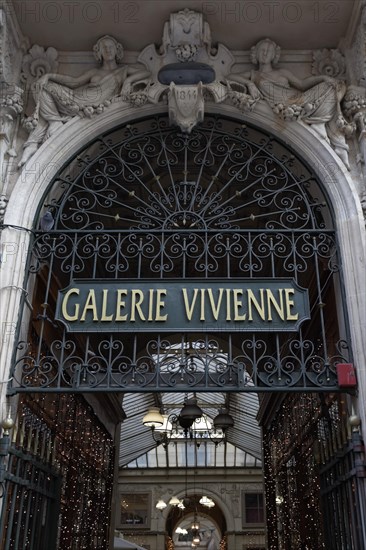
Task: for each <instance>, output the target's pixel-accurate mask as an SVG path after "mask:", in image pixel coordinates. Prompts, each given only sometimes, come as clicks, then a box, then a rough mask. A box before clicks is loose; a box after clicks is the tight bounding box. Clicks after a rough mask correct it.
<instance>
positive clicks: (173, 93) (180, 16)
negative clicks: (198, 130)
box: [126, 8, 235, 133]
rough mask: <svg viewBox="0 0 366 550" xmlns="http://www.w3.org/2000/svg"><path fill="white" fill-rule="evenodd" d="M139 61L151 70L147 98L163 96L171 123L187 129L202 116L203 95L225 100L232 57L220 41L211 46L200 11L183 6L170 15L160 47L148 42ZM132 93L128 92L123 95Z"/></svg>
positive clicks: (219, 100)
mask: <svg viewBox="0 0 366 550" xmlns="http://www.w3.org/2000/svg"><path fill="white" fill-rule="evenodd" d="M138 61H140V63H143V64H144V65H145V66H146V67H149V69H150V70H151V74H152V76H151V81H150V84H149V86H148V88H147V89H146V94H147V98H146V100H147V101H149V102H150V103H158V102H159V101H161V100H164V99H165V98H166V99H167V102H168V111H169V118H170V122H171V124H176V125H177V126H179V128H180V129H181V131H182V132H185V133H189V132H191V130H192V128H194V126H195V125H196V124H197V123H198V122H200V121H201V120H202V119H203V116H204V106H205V99H206V97H210V98H211V99H213V101H215V102H216V103H219V102H222V101H224V100H225V98H226V94H227V90H226V86H224V84H223V81H224V80H225V76H226V75H227V74H228V73H229V72H230V70H231V67H232V65H233V63H234V61H235V59H234V56H233V55H232V54H231V52H230V51H229V50H228V49H227V48H226V47H225V46H224V45H223V44H218V46H217V48H216V49H213V48H212V45H211V32H210V27H209V25H208V23H207V22H205V21H204V20H203V15H202V13H198V12H195V11H192V10H190V9H188V8H186V9H184V10H181V11H179V12H177V13H172V14H171V15H170V20H169V22H167V23H165V25H164V32H163V43H162V45H161V47H160V49H159V50H158V51H157V49H156V47H155V45H154V44H149V45H148V46H146V48H144V49H143V51H142V52H141V53H140V55H139V57H138ZM177 61H178V63H177ZM211 75H212V77H211ZM132 92H133V90H132ZM133 97H134V94H133V93H131V95H130V97H126V99H127V100H129V101H131V100H132V99H133Z"/></svg>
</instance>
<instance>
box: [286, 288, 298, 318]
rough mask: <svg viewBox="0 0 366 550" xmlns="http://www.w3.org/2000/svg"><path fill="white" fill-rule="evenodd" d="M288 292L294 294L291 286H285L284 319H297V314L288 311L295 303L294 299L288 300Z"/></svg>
mask: <svg viewBox="0 0 366 550" xmlns="http://www.w3.org/2000/svg"><path fill="white" fill-rule="evenodd" d="M290 294H295V291H294V290H293V289H292V288H285V302H286V320H287V321H297V320H298V318H299V314H298V313H296V314H292V313H291V311H290V310H291V308H292V307H294V305H295V303H294V301H293V300H290Z"/></svg>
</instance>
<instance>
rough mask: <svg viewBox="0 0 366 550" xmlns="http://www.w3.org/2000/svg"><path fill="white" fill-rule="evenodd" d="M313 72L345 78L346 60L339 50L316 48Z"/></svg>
mask: <svg viewBox="0 0 366 550" xmlns="http://www.w3.org/2000/svg"><path fill="white" fill-rule="evenodd" d="M311 69H312V73H313V74H314V75H321V74H322V75H326V76H330V77H333V78H344V77H345V75H346V60H345V58H344V55H342V54H341V52H340V51H339V50H328V49H326V48H324V49H323V50H316V51H314V52H313V64H312V67H311Z"/></svg>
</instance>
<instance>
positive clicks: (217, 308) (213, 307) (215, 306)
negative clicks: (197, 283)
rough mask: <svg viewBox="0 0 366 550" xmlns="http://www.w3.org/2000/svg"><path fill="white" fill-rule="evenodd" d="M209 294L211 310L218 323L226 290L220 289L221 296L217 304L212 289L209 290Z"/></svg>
mask: <svg viewBox="0 0 366 550" xmlns="http://www.w3.org/2000/svg"><path fill="white" fill-rule="evenodd" d="M207 293H208V297H209V298H210V304H211V310H212V315H213V318H214V319H215V321H217V319H218V317H219V313H220V307H221V302H222V295H223V293H224V289H223V288H219V296H218V298H217V302H216V304H215V300H214V297H213V293H212V288H208V289H207Z"/></svg>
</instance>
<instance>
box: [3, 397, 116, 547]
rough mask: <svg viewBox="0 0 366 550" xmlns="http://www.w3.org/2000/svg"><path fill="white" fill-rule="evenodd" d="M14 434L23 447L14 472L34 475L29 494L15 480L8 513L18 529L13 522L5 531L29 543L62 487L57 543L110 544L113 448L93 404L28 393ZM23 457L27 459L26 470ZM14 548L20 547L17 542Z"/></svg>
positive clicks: (17, 445)
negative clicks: (22, 464) (34, 526)
mask: <svg viewBox="0 0 366 550" xmlns="http://www.w3.org/2000/svg"><path fill="white" fill-rule="evenodd" d="M12 439H13V446H14V448H15V449H16V452H17V453H18V454H17V455H14V458H15V459H16V460H15V459H14V460H13V462H12V468H13V472H12V473H14V474H16V473H18V475H19V472H22V473H23V475H24V477H25V478H27V477H29V476H31V478H29V479H26V480H25V481H27V482H28V484H29V490H28V492H27V493H26V494H25V492H24V491H23V490H22V489H21V486H20V485H19V489H18V488H17V485H16V484H15V488H14V489H12V491H13V492H12V494H9V495H8V502H7V505H8V509H7V514H8V519H9V520H10V519H11V520H12V521H9V522H8V524H9V526H10V525H12V526H16V530H17V532H18V534H17V535H16V534H15V530H14V527H13V530H14V533H10V534H9V533H8V534H6V536H9V538H10V539H12V538H14V540H15V539H16V537H17V540H18V541H19V538H21V539H22V540H23V541H24V544H27V542H26V541H27V540H28V539H29V536H30V532H31V530H30V529H31V526H32V522H33V523H34V521H35V520H34V519H33V518H37V516H38V517H39V518H42V517H43V518H47V519H49V521H51V519H50V517H49V514H50V513H51V510H52V498H51V497H52V496H53V497H55V496H56V493H54V494H53V495H52V488H54V490H56V489H55V487H58V489H57V490H58V491H59V493H58V496H60V498H61V508H60V515H59V519H58V527H57V531H58V532H57V545H58V547H59V548H70V549H71V548H78V549H80V550H92V549H97V550H101V549H105V548H108V541H109V514H110V505H111V502H110V501H111V494H112V486H113V456H114V448H113V441H112V438H111V436H110V435H109V434H108V433H107V432H106V430H105V429H104V427H103V426H102V425H101V424H100V423H99V421H98V420H97V419H96V417H95V415H94V413H93V411H92V409H91V407H90V406H89V405H88V404H87V403H86V402H85V401H84V400H83V399H82V398H81V397H79V396H73V395H67V394H58V395H57V396H51V395H50V394H48V395H46V394H32V395H26V396H24V397H23V398H22V399H21V400H20V403H19V409H18V418H17V422H16V428H15V429H14V430H13V434H12ZM21 460H23V462H25V463H26V464H28V467H24V468H23V470H21V469H20V466H19V464H20V463H21V462H20V461H21ZM32 464H34V467H32V468H30V466H29V465H32ZM37 464H39V467H38V468H37ZM42 468H43V470H42ZM44 472H47V476H48V478H49V479H48V480H47V478H45V475H44ZM30 504H31V506H30ZM30 508H31V509H32V512H31V515H30V512H29V509H30ZM10 515H11V518H10ZM56 520H57V518H56ZM43 523H44V520H43ZM9 529H10V527H9ZM19 533H20V534H19ZM14 544H15V542H14ZM24 547H27V546H24ZM9 548H11V549H14V550H16V546H10V547H9Z"/></svg>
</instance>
